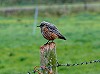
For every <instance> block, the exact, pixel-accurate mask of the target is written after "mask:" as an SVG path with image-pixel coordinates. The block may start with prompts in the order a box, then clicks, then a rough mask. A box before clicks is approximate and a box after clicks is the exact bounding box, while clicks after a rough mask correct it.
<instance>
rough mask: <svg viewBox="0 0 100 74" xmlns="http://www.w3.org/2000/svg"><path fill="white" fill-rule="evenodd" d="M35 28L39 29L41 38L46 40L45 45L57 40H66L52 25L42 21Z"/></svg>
mask: <svg viewBox="0 0 100 74" xmlns="http://www.w3.org/2000/svg"><path fill="white" fill-rule="evenodd" d="M37 27H40V29H41V33H42V35H43V37H44V38H45V39H47V40H48V41H47V43H49V41H52V42H53V41H54V40H55V39H57V38H58V39H63V40H66V38H65V37H64V36H63V35H62V34H61V33H60V31H59V30H58V29H57V27H56V26H54V24H52V23H49V22H46V21H43V22H41V23H40V25H39V26H37ZM47 43H46V44H47Z"/></svg>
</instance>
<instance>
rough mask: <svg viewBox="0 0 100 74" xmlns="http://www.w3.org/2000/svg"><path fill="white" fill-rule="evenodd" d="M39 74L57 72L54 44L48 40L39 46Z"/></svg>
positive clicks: (54, 73) (53, 73)
mask: <svg viewBox="0 0 100 74" xmlns="http://www.w3.org/2000/svg"><path fill="white" fill-rule="evenodd" d="M40 58H41V59H40V60H41V61H40V64H41V68H42V69H43V70H42V73H41V74H57V67H56V66H57V57H56V45H55V43H54V42H50V43H48V44H45V45H43V46H41V47H40Z"/></svg>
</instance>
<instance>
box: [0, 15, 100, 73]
mask: <svg viewBox="0 0 100 74" xmlns="http://www.w3.org/2000/svg"><path fill="white" fill-rule="evenodd" d="M19 19H20V20H19ZM44 20H45V21H48V22H51V23H53V24H55V25H56V26H57V27H58V28H59V30H60V31H61V33H62V34H63V35H64V36H65V37H66V38H67V40H66V41H63V40H55V42H56V46H57V58H58V61H59V62H60V63H71V64H72V63H80V62H84V61H90V60H97V59H100V14H90V13H80V14H76V15H71V16H61V17H53V16H52V17H38V24H37V25H39V24H40V22H41V21H44ZM33 21H34V20H33V18H5V17H0V74H26V73H27V72H28V71H32V70H33V68H34V66H38V65H40V53H39V52H40V50H39V48H40V46H41V45H43V44H44V43H45V42H46V41H47V40H45V39H44V38H43V37H42V35H41V34H40V29H39V28H36V33H35V35H33ZM58 72H59V74H100V63H96V64H89V65H83V66H76V67H59V68H58Z"/></svg>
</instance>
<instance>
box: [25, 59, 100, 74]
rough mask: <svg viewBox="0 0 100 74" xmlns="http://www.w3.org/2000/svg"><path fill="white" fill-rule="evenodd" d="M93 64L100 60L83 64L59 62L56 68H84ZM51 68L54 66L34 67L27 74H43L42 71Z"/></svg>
mask: <svg viewBox="0 0 100 74" xmlns="http://www.w3.org/2000/svg"><path fill="white" fill-rule="evenodd" d="M93 63H100V59H99V60H91V61H88V62H81V63H73V64H69V63H67V64H60V63H59V62H57V65H56V67H61V66H66V67H73V66H82V65H88V64H93ZM50 68H52V66H48V67H46V66H36V67H34V70H33V71H31V72H28V73H27V74H32V73H36V72H37V73H38V74H42V73H41V71H42V70H44V69H45V70H50Z"/></svg>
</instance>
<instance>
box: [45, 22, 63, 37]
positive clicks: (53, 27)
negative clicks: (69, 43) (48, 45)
mask: <svg viewBox="0 0 100 74" xmlns="http://www.w3.org/2000/svg"><path fill="white" fill-rule="evenodd" d="M47 28H48V29H49V31H50V32H52V33H55V34H57V35H58V36H62V35H61V34H60V32H59V31H58V29H57V28H56V27H55V26H54V25H52V24H50V25H48V26H47Z"/></svg>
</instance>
